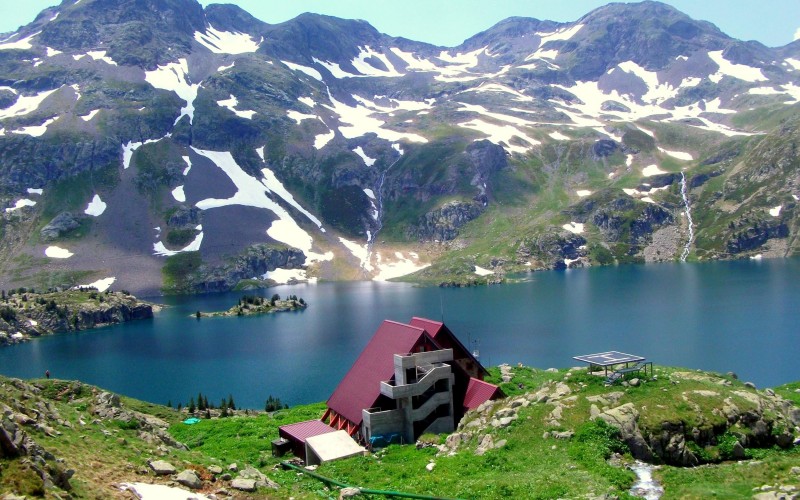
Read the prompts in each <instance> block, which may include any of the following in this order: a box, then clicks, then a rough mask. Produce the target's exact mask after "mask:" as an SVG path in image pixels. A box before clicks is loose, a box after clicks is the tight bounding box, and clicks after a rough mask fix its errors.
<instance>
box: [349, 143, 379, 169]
mask: <svg viewBox="0 0 800 500" xmlns="http://www.w3.org/2000/svg"><path fill="white" fill-rule="evenodd" d="M353 152H354V153H355V154H357V155H358V156H360V157H361V159H362V160H364V164H365V165H366V166H368V167H371V166H373V165H374V164H375V161H376V159H375V158H370V157H369V156H367V153H365V152H364V149H362V148H361V146H358V147H357V148H355V149H354V150H353Z"/></svg>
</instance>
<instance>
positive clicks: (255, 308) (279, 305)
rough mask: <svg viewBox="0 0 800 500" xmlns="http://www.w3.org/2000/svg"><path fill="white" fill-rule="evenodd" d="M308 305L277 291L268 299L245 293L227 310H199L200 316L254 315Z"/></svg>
mask: <svg viewBox="0 0 800 500" xmlns="http://www.w3.org/2000/svg"><path fill="white" fill-rule="evenodd" d="M306 307H308V304H307V303H306V301H305V300H303V299H302V298H298V297H297V295H289V296H288V297H286V298H285V299H281V296H280V295H278V294H277V293H276V294H274V295H273V296H272V297H271V298H269V299H266V298H264V297H259V296H257V295H244V296H243V297H242V298H240V299H239V302H238V303H237V304H236V305H235V306H233V307H231V308H230V309H228V310H227V311H214V312H202V311H197V313H195V316H196V317H198V318H215V317H227V316H252V315H254V314H268V313H276V312H285V311H298V310H303V309H305V308H306Z"/></svg>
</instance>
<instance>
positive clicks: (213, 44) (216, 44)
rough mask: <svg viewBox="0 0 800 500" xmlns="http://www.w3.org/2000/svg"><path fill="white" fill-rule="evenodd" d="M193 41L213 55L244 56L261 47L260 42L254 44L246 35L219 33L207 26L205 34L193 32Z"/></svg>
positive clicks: (251, 38)
mask: <svg viewBox="0 0 800 500" xmlns="http://www.w3.org/2000/svg"><path fill="white" fill-rule="evenodd" d="M194 39H195V40H196V41H197V43H199V44H200V45H202V46H203V47H205V48H207V49H208V50H210V51H211V52H213V53H215V54H232V55H237V54H245V53H248V52H255V51H256V50H258V47H259V46H260V45H261V41H263V38H262V40H261V41H259V42H256V41H255V40H254V39H253V37H252V36H250V35H248V34H247V33H239V32H236V31H234V32H231V31H219V30H216V29H214V27H213V26H211V25H209V26H208V27H207V28H206V32H205V33H201V32H199V31H195V32H194Z"/></svg>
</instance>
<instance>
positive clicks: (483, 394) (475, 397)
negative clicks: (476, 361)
mask: <svg viewBox="0 0 800 500" xmlns="http://www.w3.org/2000/svg"><path fill="white" fill-rule="evenodd" d="M502 394H503V391H501V390H500V388H499V387H497V386H496V385H494V384H490V383H489V382H484V381H483V380H478V379H476V378H470V379H469V385H468V386H467V394H466V396H464V408H468V409H470V410H474V409H475V408H477V407H479V406H480V405H481V404H482V403H484V402H486V401H489V400H490V399H494V398H495V397H498V396H500V395H502Z"/></svg>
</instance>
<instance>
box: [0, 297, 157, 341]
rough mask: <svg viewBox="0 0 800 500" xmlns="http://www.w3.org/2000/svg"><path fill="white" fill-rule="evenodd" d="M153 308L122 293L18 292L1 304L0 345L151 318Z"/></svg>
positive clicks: (151, 305)
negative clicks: (57, 333)
mask: <svg viewBox="0 0 800 500" xmlns="http://www.w3.org/2000/svg"><path fill="white" fill-rule="evenodd" d="M154 308H155V309H157V308H158V306H154V305H153V304H150V303H148V302H143V301H140V300H139V299H137V298H136V297H134V296H133V295H130V294H127V293H123V292H102V293H101V292H98V291H96V290H69V291H64V292H48V293H35V292H28V291H26V292H17V293H15V294H13V295H12V294H9V295H8V296H7V297H6V299H5V301H3V302H0V345H4V344H14V343H18V342H22V341H25V340H27V339H29V338H30V337H38V336H41V335H48V334H51V333H56V332H68V331H79V330H88V329H91V328H96V327H100V326H105V325H112V324H117V323H124V322H126V321H135V320H141V319H150V318H152V317H153V311H154Z"/></svg>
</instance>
